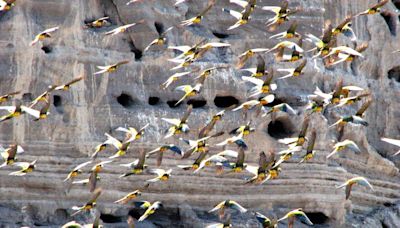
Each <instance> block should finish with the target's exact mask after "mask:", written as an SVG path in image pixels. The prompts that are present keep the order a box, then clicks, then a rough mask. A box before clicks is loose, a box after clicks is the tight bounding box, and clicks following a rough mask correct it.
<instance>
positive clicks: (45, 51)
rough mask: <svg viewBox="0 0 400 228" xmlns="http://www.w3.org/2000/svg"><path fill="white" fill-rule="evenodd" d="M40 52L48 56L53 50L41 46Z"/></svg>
mask: <svg viewBox="0 0 400 228" xmlns="http://www.w3.org/2000/svg"><path fill="white" fill-rule="evenodd" d="M42 51H43V52H44V53H46V54H49V53H51V52H52V51H53V48H51V47H49V46H43V47H42Z"/></svg>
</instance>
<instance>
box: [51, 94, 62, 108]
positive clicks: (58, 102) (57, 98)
mask: <svg viewBox="0 0 400 228" xmlns="http://www.w3.org/2000/svg"><path fill="white" fill-rule="evenodd" d="M53 104H54V107H61V106H62V98H61V96H59V95H54V96H53Z"/></svg>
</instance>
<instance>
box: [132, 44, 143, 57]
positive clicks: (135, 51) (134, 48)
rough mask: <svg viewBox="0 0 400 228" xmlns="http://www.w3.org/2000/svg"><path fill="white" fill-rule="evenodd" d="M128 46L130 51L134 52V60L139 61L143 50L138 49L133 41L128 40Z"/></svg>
mask: <svg viewBox="0 0 400 228" xmlns="http://www.w3.org/2000/svg"><path fill="white" fill-rule="evenodd" d="M129 46H130V47H131V52H133V53H134V54H135V60H136V61H140V60H141V59H142V57H143V51H141V50H139V49H138V48H137V47H136V46H135V44H134V43H133V41H130V42H129Z"/></svg>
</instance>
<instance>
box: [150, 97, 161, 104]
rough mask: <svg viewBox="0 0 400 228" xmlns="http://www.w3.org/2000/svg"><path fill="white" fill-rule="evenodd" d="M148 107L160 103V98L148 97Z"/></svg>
mask: <svg viewBox="0 0 400 228" xmlns="http://www.w3.org/2000/svg"><path fill="white" fill-rule="evenodd" d="M148 103H149V105H157V104H158V103H160V98H159V97H149V101H148Z"/></svg>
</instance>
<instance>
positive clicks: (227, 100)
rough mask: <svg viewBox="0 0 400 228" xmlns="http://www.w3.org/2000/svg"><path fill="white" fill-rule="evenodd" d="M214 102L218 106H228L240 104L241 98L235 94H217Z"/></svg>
mask: <svg viewBox="0 0 400 228" xmlns="http://www.w3.org/2000/svg"><path fill="white" fill-rule="evenodd" d="M214 104H215V106H217V107H218V108H228V107H231V106H233V105H238V104H239V100H238V99H236V98H235V97H233V96H216V97H215V98H214Z"/></svg>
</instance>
